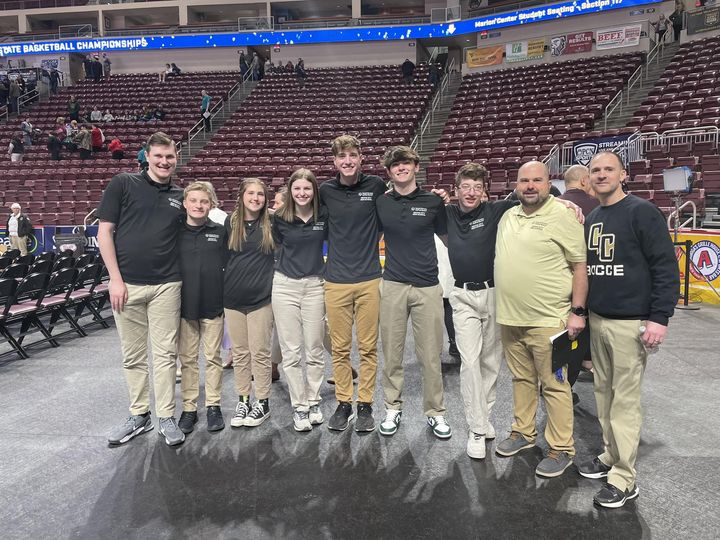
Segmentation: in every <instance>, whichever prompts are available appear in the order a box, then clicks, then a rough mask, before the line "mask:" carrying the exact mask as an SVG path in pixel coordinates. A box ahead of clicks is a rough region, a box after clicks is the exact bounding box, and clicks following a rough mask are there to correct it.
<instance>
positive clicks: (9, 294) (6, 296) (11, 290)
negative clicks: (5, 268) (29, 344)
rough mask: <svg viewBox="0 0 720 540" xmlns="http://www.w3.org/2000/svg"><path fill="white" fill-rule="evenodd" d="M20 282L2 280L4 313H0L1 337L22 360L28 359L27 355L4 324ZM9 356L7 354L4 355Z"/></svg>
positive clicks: (0, 287) (1, 294)
mask: <svg viewBox="0 0 720 540" xmlns="http://www.w3.org/2000/svg"><path fill="white" fill-rule="evenodd" d="M17 287H18V282H17V280H16V279H14V278H0V306H2V312H0V335H2V337H3V338H5V341H6V342H8V343H9V344H10V346H11V347H12V348H13V351H15V352H16V353H18V354H19V355H20V358H27V357H28V355H27V353H26V352H25V351H24V350H23V348H22V347H21V346H20V344H19V343H18V342H17V340H16V339H15V338H14V337H13V336H12V334H11V333H10V332H8V330H7V329H6V328H5V325H4V324H3V323H4V322H5V312H6V310H7V309H8V308H9V307H10V305H11V304H12V302H13V299H14V298H15V291H17ZM8 352H11V351H8ZM3 354H7V353H3Z"/></svg>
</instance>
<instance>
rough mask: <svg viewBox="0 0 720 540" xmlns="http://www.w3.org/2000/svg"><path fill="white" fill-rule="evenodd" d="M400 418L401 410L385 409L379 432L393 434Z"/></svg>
mask: <svg viewBox="0 0 720 540" xmlns="http://www.w3.org/2000/svg"><path fill="white" fill-rule="evenodd" d="M400 418H402V411H398V410H396V409H387V410H386V411H385V420H383V421H382V422H381V423H380V434H381V435H395V432H397V430H398V427H399V426H400Z"/></svg>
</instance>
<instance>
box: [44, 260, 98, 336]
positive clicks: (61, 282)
mask: <svg viewBox="0 0 720 540" xmlns="http://www.w3.org/2000/svg"><path fill="white" fill-rule="evenodd" d="M77 277H78V271H77V269H76V268H63V269H62V270H58V271H57V272H54V273H53V274H52V275H51V276H50V282H49V283H48V286H47V289H46V290H45V295H44V298H43V299H42V300H41V301H40V309H39V310H38V312H37V316H38V317H41V316H43V315H47V314H49V315H50V324H49V325H48V332H49V333H50V334H51V335H52V333H53V330H54V329H55V327H56V326H57V325H58V321H59V320H60V317H62V318H63V319H65V321H66V322H67V323H68V324H69V325H70V326H71V327H72V329H71V330H68V331H67V332H63V333H62V334H55V336H54V337H58V336H59V335H65V334H67V333H70V332H76V333H77V334H78V335H80V336H82V337H85V336H87V334H86V333H85V331H84V330H83V329H82V328H81V327H80V325H79V324H77V322H76V321H75V319H74V318H73V317H72V316H71V315H70V312H69V311H68V307H70V306H72V302H71V300H70V296H71V295H72V293H73V291H74V290H75V281H76V280H77Z"/></svg>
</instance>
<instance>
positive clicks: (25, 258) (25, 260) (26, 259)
mask: <svg viewBox="0 0 720 540" xmlns="http://www.w3.org/2000/svg"><path fill="white" fill-rule="evenodd" d="M33 262H35V255H33V254H32V253H28V254H27V255H20V256H19V257H18V258H17V259H15V260H14V261H13V263H15V264H27V265H28V266H29V265H31V264H32V263H33Z"/></svg>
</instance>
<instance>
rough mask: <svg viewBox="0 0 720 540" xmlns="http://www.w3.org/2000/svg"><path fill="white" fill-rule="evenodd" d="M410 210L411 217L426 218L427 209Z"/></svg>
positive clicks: (414, 207) (418, 207)
mask: <svg viewBox="0 0 720 540" xmlns="http://www.w3.org/2000/svg"><path fill="white" fill-rule="evenodd" d="M410 210H412V215H413V216H422V217H425V216H427V211H428V209H427V208H423V207H422V206H412V207H411V208H410Z"/></svg>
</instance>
